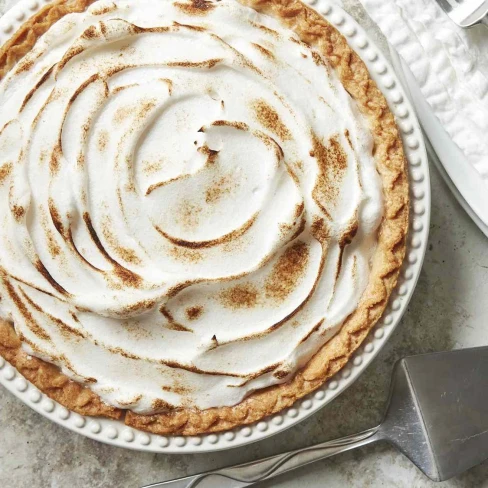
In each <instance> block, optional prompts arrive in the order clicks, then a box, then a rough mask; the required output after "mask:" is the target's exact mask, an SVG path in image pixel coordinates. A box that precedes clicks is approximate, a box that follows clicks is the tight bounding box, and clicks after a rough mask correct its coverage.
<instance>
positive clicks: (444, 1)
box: [436, 0, 488, 28]
mask: <svg viewBox="0 0 488 488" xmlns="http://www.w3.org/2000/svg"><path fill="white" fill-rule="evenodd" d="M436 2H437V3H438V4H439V6H440V7H441V8H442V10H444V12H446V14H447V15H448V16H449V18H450V19H451V20H452V21H453V22H454V23H455V24H457V25H459V26H460V27H463V28H467V27H473V26H474V25H477V24H484V25H486V26H488V18H487V17H486V15H487V14H488V0H436Z"/></svg>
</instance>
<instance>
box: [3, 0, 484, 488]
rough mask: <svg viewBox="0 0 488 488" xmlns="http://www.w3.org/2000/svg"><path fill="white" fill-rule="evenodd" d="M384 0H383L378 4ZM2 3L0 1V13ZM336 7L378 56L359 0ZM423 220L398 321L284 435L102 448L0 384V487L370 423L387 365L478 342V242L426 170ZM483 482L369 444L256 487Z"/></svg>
mask: <svg viewBox="0 0 488 488" xmlns="http://www.w3.org/2000/svg"><path fill="white" fill-rule="evenodd" d="M385 1H386V0H385ZM5 3H6V2H5V0H0V13H2V12H3V11H4V8H5ZM344 4H345V8H346V10H348V11H349V12H350V13H351V14H352V15H353V16H354V17H355V18H356V19H357V20H358V21H359V22H360V23H361V24H362V25H363V27H365V28H366V29H367V30H368V32H369V34H370V35H371V37H372V38H373V39H374V40H375V41H376V42H377V44H378V45H379V46H380V47H382V48H383V49H384V51H385V52H387V46H386V43H385V41H384V39H383V38H382V36H381V33H380V32H379V30H378V29H377V27H375V25H374V24H373V23H372V22H371V20H370V19H369V18H368V17H367V15H366V14H365V13H364V11H363V10H362V7H361V6H360V3H359V0H345V1H344ZM431 170H432V171H431V179H432V222H431V226H430V241H429V248H428V251H427V255H426V258H425V264H424V267H423V271H422V274H421V277H420V280H419V283H418V285H417V289H416V291H415V294H414V296H413V298H412V300H411V302H410V306H409V308H408V311H407V313H406V314H405V317H404V319H403V320H402V323H401V324H399V326H398V328H397V330H396V331H395V333H394V335H393V337H392V338H391V339H390V341H389V342H388V344H387V345H386V347H385V348H384V349H383V350H382V351H381V352H380V354H379V355H378V356H377V358H376V359H375V360H374V362H373V363H372V364H371V365H370V366H369V368H368V369H367V370H366V372H365V373H364V374H363V375H362V376H361V377H360V379H359V380H358V381H356V383H355V384H354V385H353V386H351V387H350V388H349V389H348V390H347V391H346V392H344V393H343V394H342V395H341V396H340V397H338V398H337V399H336V400H335V401H333V402H332V403H331V404H329V405H327V406H326V407H325V408H323V409H322V410H321V411H319V412H318V413H316V414H315V415H313V416H312V417H311V418H309V419H307V420H305V421H304V422H302V423H301V424H299V425H297V426H296V427H294V428H292V429H289V430H287V431H286V432H284V433H282V434H279V435H276V436H274V437H271V438H269V439H266V440H264V441H261V442H259V443H256V444H252V445H250V446H247V447H242V448H238V449H233V450H229V451H226V452H218V453H214V454H196V455H190V454H188V455H164V454H150V453H142V452H135V451H129V450H125V449H121V448H116V447H111V446H107V445H104V444H100V443H98V442H95V441H93V440H90V439H87V438H85V437H83V436H81V435H78V434H76V433H73V432H70V431H69V430H66V429H64V428H63V427H60V426H58V425H55V424H54V423H52V422H50V421H49V420H47V419H45V418H44V417H42V416H40V415H39V414H37V413H36V412H34V411H33V410H31V409H30V408H29V407H27V406H26V405H24V404H23V403H22V402H21V401H20V400H17V398H15V397H14V396H13V395H11V394H10V393H9V392H7V391H6V390H4V389H2V388H1V387H0V487H2V488H3V487H4V488H47V487H50V488H58V487H59V488H61V487H62V488H65V487H67V486H69V487H70V488H87V487H89V488H97V487H104V488H112V487H113V488H136V487H138V486H141V485H143V484H146V483H151V482H156V481H162V480H166V479H171V478H174V477H179V476H184V475H188V474H192V473H197V472H200V471H203V470H208V469H212V468H217V467H222V466H226V465H229V464H235V463H240V462H245V461H251V460H253V459H257V458H261V457H264V456H270V455H272V454H276V453H279V452H281V451H285V450H289V449H295V448H299V447H304V446H306V445H309V444H312V443H316V442H320V441H324V440H327V439H332V438H334V437H339V436H343V435H347V434H351V433H354V432H359V431H360V430H362V429H365V428H368V427H371V426H373V425H374V424H375V423H377V422H379V421H380V419H381V415H382V412H383V409H384V407H385V403H386V400H387V395H388V385H389V380H390V373H391V370H392V366H393V364H394V362H395V361H396V360H397V359H399V358H401V357H403V356H405V355H408V354H415V353H421V352H429V351H441V350H446V349H453V348H460V347H469V346H478V345H486V344H488V301H487V297H488V241H487V239H486V238H485V237H484V236H483V234H482V233H481V231H479V230H478V228H477V227H476V226H475V225H474V224H473V223H472V222H471V220H470V219H469V218H468V216H467V215H466V214H465V212H464V211H463V210H462V208H461V207H460V206H459V204H458V203H457V202H456V200H455V199H454V197H453V196H452V195H451V193H450V192H449V190H448V188H447V187H446V185H445V184H444V182H443V181H442V179H441V178H440V176H439V174H438V173H437V171H436V170H435V168H433V167H432V168H431ZM298 485H301V486H303V487H306V488H316V487H317V488H318V487H323V486H327V487H330V488H335V487H344V486H347V487H375V488H376V487H381V486H383V487H398V488H411V487H419V488H420V487H422V488H423V487H430V486H432V487H434V486H436V487H437V486H438V487H439V488H448V487H449V488H475V487H488V462H486V463H484V464H482V465H480V466H478V467H476V468H473V469H471V470H470V471H469V472H467V473H465V474H464V475H462V476H460V477H459V478H456V479H453V480H450V481H446V482H444V483H440V484H434V483H432V482H430V481H429V480H427V479H426V478H425V477H424V476H423V475H422V473H420V472H419V471H418V470H417V469H416V468H415V467H414V466H413V465H412V464H411V463H410V462H409V461H408V460H407V459H406V458H405V457H403V456H402V455H401V454H399V453H398V452H397V451H395V450H394V449H393V448H391V447H389V446H388V445H383V444H378V445H375V446H368V447H365V448H362V449H359V450H357V451H353V452H350V453H345V454H342V455H339V456H337V457H335V458H332V459H329V460H325V461H321V462H318V463H316V464H314V465H312V466H308V467H307V468H305V469H301V470H298V471H295V472H294V473H292V474H289V475H285V476H283V477H281V478H280V479H276V480H273V481H272V482H268V483H264V484H262V485H260V486H261V487H262V488H265V487H271V486H273V487H279V488H285V487H290V488H291V487H296V486H298Z"/></svg>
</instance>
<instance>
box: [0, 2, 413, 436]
mask: <svg viewBox="0 0 488 488" xmlns="http://www.w3.org/2000/svg"><path fill="white" fill-rule="evenodd" d="M239 1H240V3H242V4H244V5H247V6H249V7H252V8H254V9H255V10H257V11H258V12H263V13H265V14H268V15H271V16H274V17H276V18H278V19H279V20H280V21H281V22H282V24H283V25H285V26H286V27H288V28H290V29H292V30H294V31H295V32H296V33H297V34H298V35H299V37H300V38H301V39H302V40H303V41H305V42H307V43H308V44H310V45H312V46H313V47H314V48H315V49H317V50H318V51H319V52H321V54H322V55H323V56H324V57H326V58H327V59H328V60H329V62H330V64H331V65H332V66H333V67H334V68H335V69H336V71H337V73H338V74H339V77H340V79H341V81H342V83H343V85H344V86H345V88H346V90H347V91H348V92H349V93H350V94H351V96H352V97H353V98H354V99H355V100H356V102H357V104H358V106H359V108H360V110H361V112H362V113H363V114H364V115H366V117H367V118H368V120H369V123H370V128H371V131H372V134H373V138H374V143H375V159H376V164H377V168H378V171H379V173H380V175H381V178H382V182H383V193H384V204H385V213H384V218H383V221H382V224H381V226H380V230H379V234H378V248H377V250H376V253H375V258H374V263H373V268H372V272H371V276H370V281H369V284H368V287H367V289H366V291H365V292H364V294H363V296H362V298H361V301H360V303H359V305H358V308H357V309H356V311H355V312H354V313H353V314H352V315H351V316H350V317H349V318H348V319H347V320H346V322H345V323H344V325H343V326H342V328H341V330H340V331H339V332H338V334H336V336H334V337H333V338H332V339H331V340H330V341H329V342H328V343H327V344H325V345H324V346H323V347H322V348H321V349H320V350H319V351H318V352H317V353H316V355H315V356H314V357H313V358H312V359H311V360H310V361H309V362H308V363H307V365H306V366H305V367H304V368H303V369H302V370H299V371H298V372H297V373H296V375H295V377H294V378H293V379H292V380H291V381H289V382H287V383H284V384H280V385H275V386H272V387H269V388H267V389H263V390H260V391H257V392H254V393H252V394H251V395H250V396H248V397H247V398H246V399H245V400H243V401H242V402H241V403H240V404H238V405H235V406H233V407H218V408H212V409H208V410H203V411H199V410H193V409H185V408H182V409H177V410H174V411H170V412H167V413H159V414H155V415H140V414H135V413H133V412H131V411H128V412H127V414H126V416H125V423H126V424H127V425H130V426H132V427H134V428H137V429H140V430H145V431H148V432H152V433H155V434H179V435H195V434H201V433H210V432H217V431H222V430H227V429H231V428H233V427H237V426H242V425H244V424H249V423H253V422H255V421H258V420H260V419H262V418H263V417H266V416H268V415H271V414H273V413H276V412H279V411H280V410H282V409H284V408H286V407H289V406H290V405H292V404H293V403H294V402H295V401H296V400H298V399H299V398H301V397H303V396H305V395H307V394H308V393H310V392H311V391H313V390H315V389H317V388H318V387H320V386H321V385H322V384H323V383H324V382H325V381H326V380H327V379H329V378H330V377H331V376H333V375H334V374H335V373H336V372H337V371H339V370H340V369H341V368H342V367H343V366H344V365H345V364H346V363H347V361H348V360H349V358H350V357H351V355H352V354H353V353H354V351H355V350H356V349H357V348H358V347H359V346H360V345H361V343H362V342H363V340H364V339H365V337H366V336H367V334H368V332H369V330H370V329H371V328H372V327H373V326H374V325H375V323H376V322H377V320H378V319H379V318H380V317H381V315H382V313H383V311H384V309H385V307H386V304H387V302H388V298H389V296H390V294H391V292H392V290H393V288H394V287H395V285H396V282H397V278H398V274H399V271H400V267H401V264H402V262H403V258H404V255H405V248H406V235H407V230H408V215H409V199H408V177H407V169H406V161H405V157H404V152H403V146H402V142H401V139H400V135H399V132H398V128H397V126H396V123H395V120H394V117H393V115H392V113H391V112H390V110H389V108H388V105H387V103H386V100H385V98H384V96H383V95H382V93H381V91H380V90H379V89H378V87H377V86H376V83H375V82H374V81H373V80H372V79H371V77H370V75H369V72H368V69H367V68H366V66H365V65H364V63H363V62H362V60H361V59H360V58H359V56H358V55H357V54H356V53H355V52H354V51H353V50H352V48H351V47H350V46H349V45H348V44H347V41H346V40H345V38H344V37H343V36H342V35H341V34H340V33H339V32H338V31H337V30H336V29H335V28H334V27H333V26H331V25H330V24H329V23H328V22H327V21H326V20H325V19H323V17H321V16H320V15H319V14H318V13H317V12H315V11H314V10H313V9H311V8H310V7H308V6H306V5H304V4H302V3H301V2H300V1H299V0H239ZM91 3H93V0H68V1H63V0H56V1H55V2H53V3H51V4H49V5H47V6H46V7H44V8H43V9H42V10H41V11H40V12H39V13H37V14H36V15H34V16H33V17H32V18H31V19H29V21H27V22H26V23H25V24H24V25H23V26H22V27H21V29H19V30H18V31H17V32H16V33H15V34H14V35H13V37H12V38H11V39H10V40H9V41H8V42H7V43H6V44H5V45H4V46H3V47H2V48H0V78H1V77H2V76H3V75H4V74H5V73H6V72H8V70H9V69H11V68H12V67H13V66H14V65H15V63H16V62H17V61H18V60H20V59H21V58H22V56H23V55H25V54H26V53H27V52H28V51H30V49H31V48H32V47H33V46H34V44H35V42H36V40H37V38H38V37H40V35H42V34H43V33H44V32H45V31H46V30H47V29H48V28H49V27H50V26H51V25H52V24H53V23H55V22H56V21H57V20H59V18H61V17H62V16H64V15H66V14H68V13H71V12H79V11H83V10H85V9H86V8H87V7H88V6H89V5H90V4H91ZM9 53H10V54H9ZM20 344H21V343H20V340H19V338H18V337H16V335H15V332H14V329H13V326H12V325H11V324H8V323H7V322H0V355H2V356H3V357H4V358H5V359H7V360H8V361H9V362H11V364H12V365H13V366H15V367H16V368H17V369H18V370H19V372H20V373H22V374H23V375H24V376H25V377H26V378H27V379H28V380H29V381H31V382H32V383H34V384H35V385H36V386H37V387H38V388H39V389H41V390H42V391H43V392H44V393H46V394H47V395H48V396H50V397H51V398H53V399H54V400H56V401H58V402H59V403H61V404H62V405H64V406H65V407H67V408H69V409H70V410H73V411H76V412H78V413H81V414H84V415H99V416H107V417H111V418H120V417H121V416H122V415H123V411H121V410H119V409H116V408H115V407H111V406H108V405H106V404H104V403H103V402H102V401H101V399H100V398H99V397H98V396H97V395H96V394H95V393H93V392H92V391H91V390H89V389H87V388H84V387H83V386H82V385H80V384H78V383H76V382H74V381H72V380H70V379H68V378H67V377H66V376H65V375H63V374H62V373H61V372H60V370H59V369H58V368H57V367H56V366H53V365H52V364H49V363H47V362H45V361H43V360H41V359H37V358H30V357H29V356H27V354H26V353H25V352H24V351H23V350H22V349H21V347H20ZM88 397H90V400H89V401H87V402H86V404H84V405H83V402H84V401H85V400H86V399H87V398H88ZM80 399H82V400H80Z"/></svg>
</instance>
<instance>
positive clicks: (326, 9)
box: [0, 0, 430, 453]
mask: <svg viewBox="0 0 488 488" xmlns="http://www.w3.org/2000/svg"><path fill="white" fill-rule="evenodd" d="M48 1H49V0H48ZM44 3H47V2H44ZM44 3H43V2H41V1H39V0H20V1H19V2H18V3H17V4H16V5H15V6H14V7H12V8H11V9H10V10H9V11H8V12H7V13H6V14H5V15H4V16H3V17H2V18H0V45H2V44H3V43H4V42H5V41H6V40H7V39H8V38H9V37H10V36H11V35H12V33H13V32H15V30H16V29H17V28H18V27H19V26H20V24H21V23H22V22H24V21H25V20H26V19H27V18H28V17H29V16H30V15H32V14H33V13H34V12H36V11H37V10H39V9H40V8H41V7H42V6H43V5H44ZM309 3H310V4H311V5H313V7H314V8H315V9H316V10H317V11H318V12H320V13H321V14H322V15H324V17H325V18H326V19H327V20H328V21H329V22H331V23H332V24H333V25H334V26H336V27H337V29H338V30H339V31H340V32H341V33H342V34H344V35H345V36H346V38H347V39H348V41H349V43H350V45H351V46H352V47H353V48H354V49H355V50H356V51H357V53H358V54H359V55H360V56H361V58H362V59H363V60H364V62H365V63H366V65H367V66H368V68H369V70H370V73H371V76H372V77H373V79H374V80H375V81H376V82H377V84H378V86H379V87H380V89H381V90H382V92H383V93H384V94H385V96H386V98H387V100H388V103H389V104H390V107H391V109H392V111H393V113H394V114H395V115H396V117H397V120H398V124H399V127H400V129H401V131H402V137H403V140H404V143H405V151H406V155H407V159H408V161H409V165H410V182H411V201H412V205H411V229H410V233H409V238H408V252H407V256H406V259H405V263H404V265H403V268H402V271H401V274H400V277H399V281H398V285H397V287H396V289H395V291H394V292H393V294H392V296H391V299H390V302H389V305H388V307H387V309H386V311H385V313H384V315H383V317H382V319H381V320H380V321H379V322H378V324H377V325H376V327H375V328H374V330H373V331H372V332H371V333H370V335H369V338H368V339H367V340H366V341H365V343H364V344H363V345H362V346H361V348H360V349H359V350H358V351H357V352H356V354H354V357H353V358H352V359H351V360H350V361H349V363H348V364H347V365H346V367H345V368H344V369H343V370H342V371H341V372H339V373H338V374H337V375H336V376H335V377H334V378H332V379H331V380H330V381H328V382H327V383H326V384H324V385H323V386H322V387H321V388H320V389H318V390H317V391H315V392H314V393H312V394H310V395H308V396H306V397H304V398H303V399H302V400H299V401H298V402H296V403H295V405H294V406H293V407H292V408H288V409H286V410H284V411H282V412H280V413H278V414H275V415H273V416H271V417H268V418H267V419H266V420H263V421H261V422H258V423H256V424H253V425H249V426H245V427H240V428H236V429H233V430H231V431H228V432H223V433H220V434H209V435H201V436H195V437H181V436H168V437H163V436H158V435H152V434H147V433H144V432H140V431H137V430H135V429H132V428H130V427H126V426H125V425H124V424H123V422H121V421H116V420H108V419H100V418H90V417H83V416H81V415H78V414H76V413H73V412H70V411H69V410H67V409H66V408H65V407H63V406H61V405H59V404H58V403H56V402H54V401H52V400H51V399H49V398H48V397H47V396H46V395H44V394H42V393H41V392H40V391H39V390H38V389H37V388H36V387H35V386H33V385H32V384H31V383H29V382H28V381H26V380H25V378H23V377H22V375H20V374H19V373H18V372H17V371H16V370H15V368H13V367H12V366H11V365H10V364H8V363H7V362H6V361H4V360H3V359H2V358H1V357H0V383H1V384H2V385H3V386H5V388H7V389H8V390H10V391H11V392H12V393H13V394H14V395H16V396H17V397H18V398H20V399H21V400H22V401H23V402H24V403H26V404H27V405H29V406H30V407H31V408H33V409H34V410H36V411H37V412H39V413H41V414H42V415H44V416H45V417H47V418H48V419H51V420H52V421H54V422H56V423H58V424H60V425H63V426H64V427H67V428H68V429H71V430H73V431H75V432H78V433H80V434H83V435H85V436H87V437H90V438H92V439H96V440H98V441H101V442H105V443H107V444H112V445H114V446H119V447H126V448H131V449H137V450H141V451H152V452H165V453H191V452H209V451H217V450H221V449H229V448H232V447H237V446H242V445H244V444H249V443H251V442H255V441H257V440H260V439H263V438H265V437H268V436H271V435H273V434H276V433H278V432H281V431H283V430H285V429H287V428H289V427H291V426H293V425H295V424H297V423H298V422H300V421H302V420H303V419H305V418H306V417H308V416H310V415H312V414H313V413H314V412H316V411H317V410H319V409H320V408H322V407H323V406H324V405H326V404H327V403H329V402H330V401H332V400H333V399H334V398H335V397H336V396H337V395H339V394H340V393H341V392H343V391H344V390H345V389H346V388H347V387H348V386H350V385H351V384H352V383H353V382H354V381H355V380H356V378H357V377H358V376H359V375H360V374H361V373H362V372H363V371H364V370H365V369H366V367H367V366H368V364H370V363H371V361H372V360H373V358H374V357H375V356H376V354H378V352H379V350H380V349H381V348H382V347H383V345H384V344H385V343H386V341H387V340H388V338H389V337H390V335H391V334H392V332H393V330H394V328H395V327H396V325H397V324H398V323H399V321H400V319H401V317H402V315H403V313H404V312H405V310H406V308H407V305H408V302H409V300H410V297H411V296H412V293H413V291H414V288H415V285H416V283H417V279H418V277H419V274H420V269H421V266H422V261H423V258H424V254H425V250H426V247H427V237H428V231H429V220H430V184H429V167H428V163H427V156H426V152H425V146H424V142H423V139H422V133H421V130H420V127H419V124H418V121H417V119H416V117H415V114H414V110H413V109H412V106H411V105H410V102H409V101H408V98H407V96H406V95H405V93H404V92H403V89H402V88H401V85H400V83H399V81H398V79H397V78H396V75H395V72H394V71H393V69H392V68H391V66H390V65H389V64H388V62H387V61H386V59H385V57H384V56H383V54H382V53H381V51H380V50H379V49H378V48H377V47H376V46H375V45H374V43H373V42H372V41H371V40H370V39H369V38H368V36H367V35H366V33H365V32H364V30H363V29H362V28H361V27H360V26H359V25H358V24H357V23H356V22H355V21H354V20H353V19H352V18H351V17H350V16H349V15H348V14H346V13H345V12H344V10H342V9H341V8H340V7H338V6H336V5H335V4H331V2H330V1H329V0H311V1H310V2H309Z"/></svg>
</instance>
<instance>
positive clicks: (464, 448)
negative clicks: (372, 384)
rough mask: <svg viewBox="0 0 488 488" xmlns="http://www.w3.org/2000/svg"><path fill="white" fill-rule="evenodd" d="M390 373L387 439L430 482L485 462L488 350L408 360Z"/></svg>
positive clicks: (384, 427)
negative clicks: (390, 385)
mask: <svg viewBox="0 0 488 488" xmlns="http://www.w3.org/2000/svg"><path fill="white" fill-rule="evenodd" d="M394 374H395V379H394V382H393V385H394V386H393V389H392V394H391V403H390V408H389V409H388V413H387V415H386V417H385V420H384V422H383V424H382V425H381V427H380V431H383V432H384V434H385V435H384V438H385V440H388V441H389V442H391V443H392V444H394V445H396V446H397V447H398V448H399V449H400V450H401V451H402V452H403V453H404V454H405V455H406V456H407V457H409V458H410V459H411V460H412V461H413V462H414V463H415V464H416V465H417V466H418V467H419V468H420V469H422V471H424V473H425V474H427V476H429V477H430V478H431V479H433V480H446V479H449V478H451V477H452V476H455V475H457V474H459V473H462V472H464V471H465V470H467V469H469V468H471V467H472V466H475V465H477V464H479V463H481V462H482V461H484V460H485V459H487V458H488V347H480V348H474V349H463V350H459V351H451V352H445V353H434V354H424V355H420V356H412V357H407V358H405V359H402V360H401V361H400V362H399V363H398V364H397V367H396V370H395V373H394Z"/></svg>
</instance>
